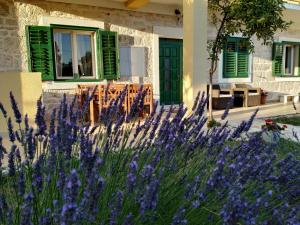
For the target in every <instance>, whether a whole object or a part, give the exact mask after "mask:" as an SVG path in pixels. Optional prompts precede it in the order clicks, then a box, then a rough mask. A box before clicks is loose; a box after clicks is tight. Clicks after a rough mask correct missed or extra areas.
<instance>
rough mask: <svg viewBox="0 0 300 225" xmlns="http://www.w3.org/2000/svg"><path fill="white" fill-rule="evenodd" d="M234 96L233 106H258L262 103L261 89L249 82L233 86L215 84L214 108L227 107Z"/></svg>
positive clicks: (213, 94)
mask: <svg viewBox="0 0 300 225" xmlns="http://www.w3.org/2000/svg"><path fill="white" fill-rule="evenodd" d="M232 98H233V101H234V104H233V106H232V107H251V106H258V105H260V104H261V89H260V88H254V87H251V86H250V85H247V84H235V85H234V86H233V87H224V86H223V87H222V85H221V84H214V85H213V91H212V103H213V109H217V110H218V109H225V108H226V107H227V105H228V104H229V102H230V101H231V99H232Z"/></svg>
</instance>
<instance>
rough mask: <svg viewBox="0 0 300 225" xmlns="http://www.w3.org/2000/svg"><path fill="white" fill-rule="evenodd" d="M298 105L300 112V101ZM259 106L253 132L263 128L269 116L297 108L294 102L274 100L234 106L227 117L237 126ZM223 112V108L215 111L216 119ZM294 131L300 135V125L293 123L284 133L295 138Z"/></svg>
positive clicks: (280, 114) (281, 114)
mask: <svg viewBox="0 0 300 225" xmlns="http://www.w3.org/2000/svg"><path fill="white" fill-rule="evenodd" d="M296 107H297V109H298V110H297V112H298V113H299V112H300V103H297V104H296ZM257 108H259V111H258V113H257V116H256V119H255V120H254V122H253V125H252V128H251V130H250V131H252V132H255V131H259V130H261V126H262V125H263V124H264V120H265V119H267V118H272V117H277V116H283V115H285V116H286V115H293V114H295V110H294V107H293V104H292V103H288V104H283V103H280V102H273V103H268V104H266V105H261V106H258V107H249V108H234V109H231V110H230V112H229V115H228V117H227V120H228V121H229V125H230V126H232V127H237V126H238V125H239V124H240V123H241V122H242V121H243V120H248V119H249V118H250V117H251V115H252V114H253V113H254V112H255V110H256V109H257ZM223 112H224V111H223V110H218V111H214V113H213V114H214V117H215V119H216V120H220V119H221V116H222V114H223ZM293 131H294V132H296V133H297V134H298V136H300V127H299V126H292V125H288V128H287V129H286V130H285V131H284V132H283V134H284V135H285V137H286V138H290V139H292V140H295V137H294V136H293Z"/></svg>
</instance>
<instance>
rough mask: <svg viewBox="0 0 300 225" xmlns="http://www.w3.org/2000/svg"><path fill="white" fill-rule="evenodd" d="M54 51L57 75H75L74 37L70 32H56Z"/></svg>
mask: <svg viewBox="0 0 300 225" xmlns="http://www.w3.org/2000/svg"><path fill="white" fill-rule="evenodd" d="M54 52H55V62H56V63H55V67H56V75H57V77H73V62H72V37H71V33H70V32H55V33H54Z"/></svg>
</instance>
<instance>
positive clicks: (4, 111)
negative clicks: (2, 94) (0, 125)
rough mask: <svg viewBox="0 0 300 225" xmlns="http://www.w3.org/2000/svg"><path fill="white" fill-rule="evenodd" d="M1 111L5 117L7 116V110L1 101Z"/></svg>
mask: <svg viewBox="0 0 300 225" xmlns="http://www.w3.org/2000/svg"><path fill="white" fill-rule="evenodd" d="M0 111H1V112H2V114H3V116H4V118H7V112H6V110H5V108H4V106H3V104H2V103H1V102H0Z"/></svg>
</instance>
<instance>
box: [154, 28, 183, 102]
mask: <svg viewBox="0 0 300 225" xmlns="http://www.w3.org/2000/svg"><path fill="white" fill-rule="evenodd" d="M159 38H170V39H183V28H180V27H162V26H154V27H153V75H152V85H153V97H154V99H155V100H157V101H159V99H160V91H159Z"/></svg>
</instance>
